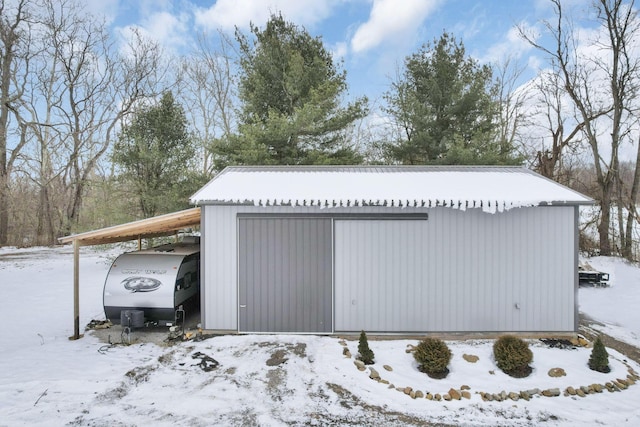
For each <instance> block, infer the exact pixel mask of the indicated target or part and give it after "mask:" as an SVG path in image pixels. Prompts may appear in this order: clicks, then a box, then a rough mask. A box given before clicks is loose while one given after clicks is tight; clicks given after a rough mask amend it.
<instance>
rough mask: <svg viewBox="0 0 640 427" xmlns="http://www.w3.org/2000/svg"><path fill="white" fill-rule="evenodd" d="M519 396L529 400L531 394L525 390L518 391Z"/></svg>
mask: <svg viewBox="0 0 640 427" xmlns="http://www.w3.org/2000/svg"><path fill="white" fill-rule="evenodd" d="M520 397H521V398H522V399H524V400H527V401H529V400H530V399H531V395H530V394H529V393H527V392H526V391H521V392H520Z"/></svg>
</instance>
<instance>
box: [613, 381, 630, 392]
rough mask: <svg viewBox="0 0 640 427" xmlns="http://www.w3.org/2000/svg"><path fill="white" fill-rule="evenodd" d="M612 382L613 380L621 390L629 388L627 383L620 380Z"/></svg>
mask: <svg viewBox="0 0 640 427" xmlns="http://www.w3.org/2000/svg"><path fill="white" fill-rule="evenodd" d="M612 382H613V385H614V386H616V387H618V388H619V389H620V390H626V389H627V388H629V387H628V386H627V385H625V384H622V383H621V382H619V381H612Z"/></svg>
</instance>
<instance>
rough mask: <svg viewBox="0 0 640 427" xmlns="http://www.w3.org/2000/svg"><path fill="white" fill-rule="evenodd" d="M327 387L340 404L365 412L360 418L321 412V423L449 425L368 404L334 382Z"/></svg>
mask: <svg viewBox="0 0 640 427" xmlns="http://www.w3.org/2000/svg"><path fill="white" fill-rule="evenodd" d="M326 385H327V387H329V389H330V390H331V391H333V392H334V393H335V394H337V395H338V397H339V398H340V404H341V405H342V406H343V407H345V408H347V409H352V408H354V407H359V408H362V410H363V411H364V412H365V414H364V415H363V416H362V418H358V417H353V418H350V419H344V418H343V417H339V416H337V415H333V414H323V417H322V420H321V422H322V423H323V424H334V423H337V424H340V425H354V426H355V425H363V424H366V425H374V424H382V425H403V426H444V427H446V426H449V427H450V426H451V424H442V423H433V422H428V421H426V420H424V419H422V418H419V417H415V416H412V415H407V414H403V413H402V412H396V411H389V410H387V409H386V408H383V407H381V406H377V405H370V404H368V403H365V402H363V401H362V400H361V399H360V398H359V397H358V396H356V395H354V394H353V393H351V392H350V391H349V390H347V389H346V388H344V387H342V386H340V385H338V384H334V383H329V382H328V383H326Z"/></svg>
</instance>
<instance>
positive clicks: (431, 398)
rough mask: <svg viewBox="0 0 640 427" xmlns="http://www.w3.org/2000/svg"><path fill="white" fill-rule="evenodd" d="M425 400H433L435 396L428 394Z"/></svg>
mask: <svg viewBox="0 0 640 427" xmlns="http://www.w3.org/2000/svg"><path fill="white" fill-rule="evenodd" d="M425 398H427V400H433V394H431V393H427V395H426V396H425Z"/></svg>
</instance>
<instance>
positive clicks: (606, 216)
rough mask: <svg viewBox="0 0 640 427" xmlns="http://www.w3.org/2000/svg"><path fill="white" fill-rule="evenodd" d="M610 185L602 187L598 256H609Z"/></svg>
mask: <svg viewBox="0 0 640 427" xmlns="http://www.w3.org/2000/svg"><path fill="white" fill-rule="evenodd" d="M609 187H610V185H604V186H603V187H602V190H603V191H602V196H601V198H600V222H599V223H598V235H599V237H600V255H602V256H610V255H611V240H610V238H609V224H610V222H611V193H610V191H608V190H610V188H609Z"/></svg>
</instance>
